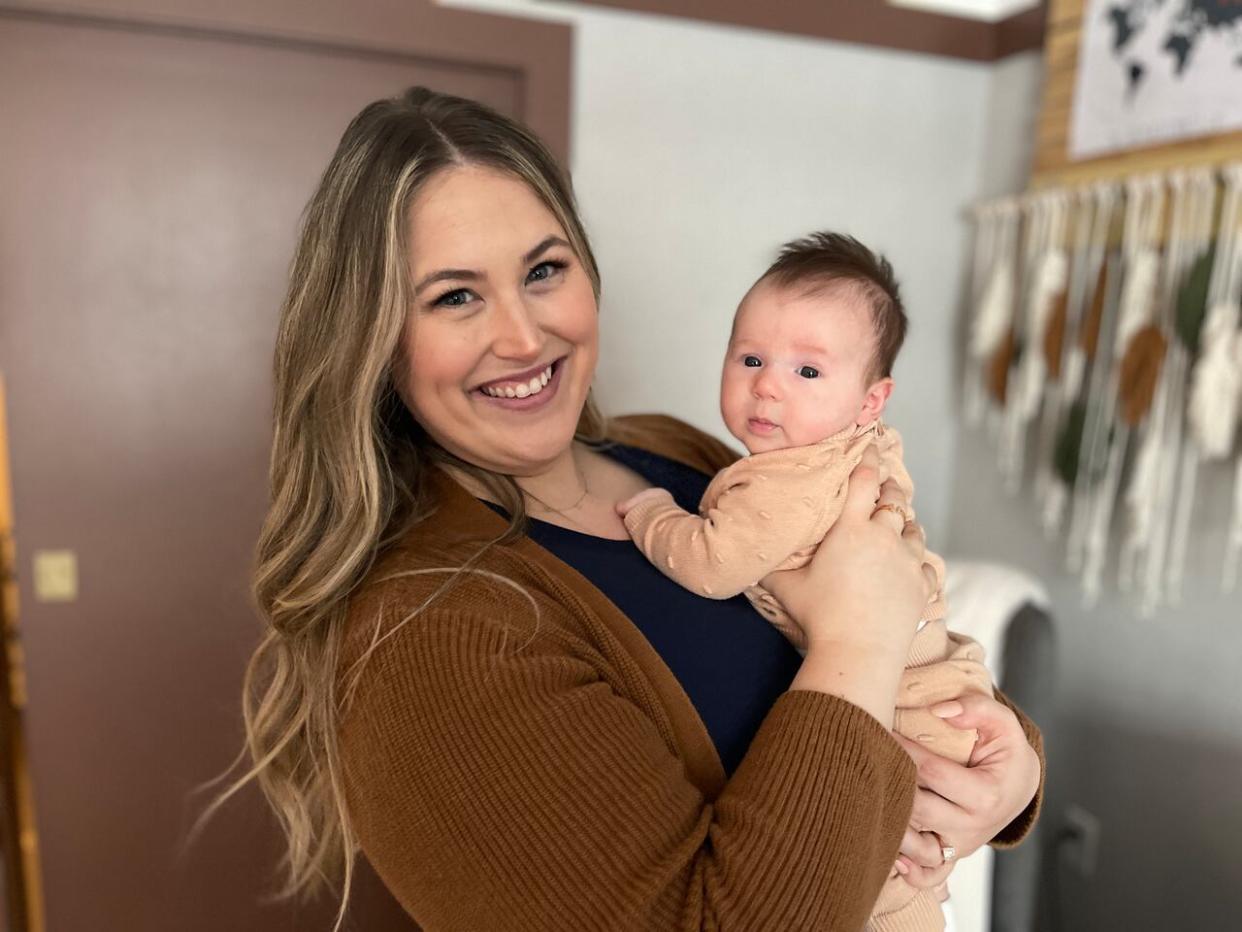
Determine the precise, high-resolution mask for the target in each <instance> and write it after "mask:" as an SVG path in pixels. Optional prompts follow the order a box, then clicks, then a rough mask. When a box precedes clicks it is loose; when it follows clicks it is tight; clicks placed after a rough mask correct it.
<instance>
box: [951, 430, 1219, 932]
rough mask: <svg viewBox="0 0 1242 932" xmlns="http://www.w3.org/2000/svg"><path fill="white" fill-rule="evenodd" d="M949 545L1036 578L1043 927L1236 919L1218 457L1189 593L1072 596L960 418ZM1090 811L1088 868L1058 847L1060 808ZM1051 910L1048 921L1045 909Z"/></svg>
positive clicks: (1021, 502)
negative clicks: (1048, 612)
mask: <svg viewBox="0 0 1242 932" xmlns="http://www.w3.org/2000/svg"><path fill="white" fill-rule="evenodd" d="M959 438H960V445H959V453H958V459H957V469H956V476H955V482H954V488H953V497H952V508H951V511H952V516H951V518H950V533H949V547H948V548H947V550H948V552H949V553H950V554H952V555H955V556H960V557H974V558H979V559H991V560H1000V561H1004V562H1008V563H1012V564H1015V565H1017V566H1021V567H1023V568H1025V569H1027V570H1029V571H1030V572H1032V573H1034V574H1035V575H1037V576H1039V577H1040V578H1041V579H1043V580H1044V581H1045V583H1046V584H1047V586H1048V589H1049V591H1050V594H1051V597H1052V600H1053V611H1054V614H1055V617H1056V636H1057V650H1056V656H1057V702H1056V706H1057V712H1056V715H1055V720H1054V721H1052V722H1042V723H1041V724H1043V725H1045V726H1046V727H1047V730H1048V764H1049V775H1048V797H1047V800H1048V808H1047V810H1046V811H1045V815H1044V819H1045V822H1044V823H1043V824H1044V828H1045V831H1044V839H1045V844H1046V846H1047V849H1046V853H1045V877H1046V883H1047V887H1046V889H1045V895H1044V897H1043V903H1042V905H1041V912H1042V914H1043V916H1044V919H1045V921H1044V923H1043V928H1045V929H1049V930H1055V932H1078V930H1083V932H1085V930H1092V932H1095V930H1114V929H1117V930H1127V932H1128V930H1135V932H1142V930H1149V929H1150V930H1178V932H1197V930H1205V932H1206V930H1213V932H1215V930H1225V929H1236V928H1239V927H1240V926H1242V919H1240V918H1239V917H1242V845H1239V835H1238V830H1239V829H1240V828H1242V686H1240V685H1239V684H1240V683H1242V609H1240V607H1242V595H1239V594H1235V595H1233V596H1232V597H1226V596H1224V595H1222V594H1221V593H1220V590H1219V585H1218V583H1219V579H1220V572H1219V571H1220V554H1221V542H1222V540H1223V537H1224V523H1225V517H1224V514H1223V512H1224V511H1225V509H1223V508H1221V507H1218V508H1216V509H1215V510H1213V509H1212V508H1210V507H1207V503H1208V502H1214V503H1216V504H1217V505H1218V506H1220V505H1223V504H1224V503H1225V502H1226V501H1227V500H1228V499H1227V498H1226V494H1225V493H1226V491H1227V489H1226V488H1225V486H1226V484H1227V483H1226V482H1225V481H1222V480H1225V479H1226V478H1228V477H1226V476H1225V475H1222V474H1221V473H1223V472H1224V471H1223V470H1218V471H1217V473H1216V474H1215V480H1216V481H1214V482H1208V483H1207V484H1206V486H1205V488H1204V489H1203V493H1202V498H1201V499H1200V502H1201V504H1203V505H1204V506H1205V507H1203V508H1202V509H1201V511H1200V513H1199V516H1198V519H1197V521H1196V526H1197V527H1198V528H1199V535H1198V537H1197V539H1196V540H1195V542H1194V544H1193V549H1192V551H1191V561H1190V567H1189V569H1188V572H1187V586H1186V598H1185V600H1184V602H1183V604H1182V605H1181V606H1180V607H1178V608H1175V609H1174V608H1164V609H1161V610H1159V611H1158V612H1157V614H1156V615H1155V616H1154V617H1152V618H1143V617H1141V616H1140V614H1139V612H1138V611H1137V609H1136V608H1135V605H1134V601H1133V599H1132V598H1131V597H1129V596H1127V595H1123V594H1119V593H1117V592H1116V587H1115V582H1114V581H1115V568H1116V559H1115V551H1114V553H1113V560H1112V561H1111V564H1110V570H1112V572H1110V574H1109V576H1108V581H1109V586H1110V588H1109V590H1107V591H1106V594H1105V596H1104V598H1103V599H1102V600H1101V602H1100V603H1099V605H1098V606H1097V607H1095V608H1094V609H1091V610H1087V609H1085V608H1083V607H1082V604H1081V597H1080V593H1079V588H1078V582H1077V579H1076V578H1074V577H1072V576H1071V575H1070V574H1068V573H1067V572H1066V571H1065V569H1064V545H1063V541H1062V540H1059V539H1058V540H1053V541H1049V540H1045V539H1044V537H1043V535H1042V532H1041V531H1040V530H1039V529H1038V527H1037V525H1036V524H1035V522H1036V510H1035V507H1034V505H1033V503H1032V500H1031V496H1030V492H1029V483H1028V485H1027V487H1025V488H1024V489H1023V491H1022V492H1021V493H1020V494H1019V495H1018V496H1017V497H1016V498H1011V497H1009V496H1008V495H1007V494H1006V493H1005V492H1004V491H1003V490H1002V486H1001V483H1000V481H999V479H998V473H997V470H996V466H995V461H996V460H995V453H994V446H993V444H992V443H991V442H990V440H989V438H988V437H987V436H986V432H984V431H975V430H973V429H970V428H965V427H963V428H962V429H961V431H960V433H959ZM1070 804H1075V805H1078V806H1081V807H1083V808H1085V809H1086V810H1088V811H1089V812H1091V813H1092V814H1093V815H1095V816H1096V817H1098V818H1099V819H1100V822H1101V832H1100V847H1099V856H1098V859H1097V865H1096V869H1095V873H1094V875H1093V876H1091V877H1083V876H1082V875H1081V874H1080V873H1077V872H1076V871H1075V870H1074V869H1073V868H1072V867H1071V866H1069V865H1068V864H1067V863H1066V859H1064V858H1058V857H1057V856H1056V854H1055V850H1056V847H1055V842H1056V838H1057V835H1058V829H1059V828H1060V827H1061V824H1062V818H1063V813H1064V810H1065V807H1066V806H1068V805H1070ZM1058 919H1059V921H1057V920H1058Z"/></svg>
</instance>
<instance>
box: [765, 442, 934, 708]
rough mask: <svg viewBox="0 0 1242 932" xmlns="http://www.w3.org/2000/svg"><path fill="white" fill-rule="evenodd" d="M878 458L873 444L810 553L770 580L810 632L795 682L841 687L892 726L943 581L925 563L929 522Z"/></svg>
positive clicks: (840, 691)
mask: <svg viewBox="0 0 1242 932" xmlns="http://www.w3.org/2000/svg"><path fill="white" fill-rule="evenodd" d="M878 467H879V457H878V456H877V454H876V452H875V449H874V448H873V447H868V449H867V452H866V453H865V454H864V456H863V459H862V462H861V463H859V465H858V467H857V468H856V469H855V470H854V472H853V473H852V474H851V475H850V479H849V485H848V487H847V489H846V496H845V504H844V507H843V510H842V512H841V516H840V517H839V518H838V519H837V521H836V523H835V524H834V525H833V526H832V529H831V530H829V532H828V534H827V535H826V536H825V537H824V539H823V541H822V542H821V543H820V545H819V549H818V550H817V551H816V554H815V556H814V557H813V558H812V559H811V562H810V563H809V564H808V565H807V566H806V567H804V568H803V569H800V570H791V571H785V572H779V573H772V574H770V575H768V576H767V577H766V578H765V579H764V580H763V585H764V587H765V588H766V589H768V591H769V592H771V593H772V594H773V595H774V596H776V598H777V599H778V600H779V601H780V602H781V604H782V605H783V606H784V607H785V609H786V610H787V611H788V612H789V614H790V615H792V616H793V618H794V620H795V621H796V622H797V623H798V624H799V625H800V626H801V628H802V630H803V631H804V632H805V634H806V639H807V645H808V646H807V655H806V659H805V660H804V661H803V664H802V667H801V669H800V670H799V671H798V675H797V676H796V677H795V678H794V681H793V683H792V684H791V688H793V689H814V690H818V691H821V692H828V693H832V694H833V695H836V696H840V697H841V698H843V699H846V700H848V701H850V702H853V703H854V704H855V705H858V706H860V707H861V708H863V709H865V710H866V711H868V712H870V713H871V714H872V715H873V716H874V717H875V718H876V719H877V720H878V721H880V722H881V723H882V724H883V725H884V727H885V728H891V727H892V724H893V704H894V702H895V700H896V694H897V681H898V679H899V677H900V675H901V669H902V667H903V666H904V664H905V660H906V654H907V652H908V651H909V649H910V641H911V640H912V639H913V637H914V632H915V629H916V626H917V624H918V619H919V615H920V614H921V612H922V610H923V608H924V606H926V604H927V600H928V598H929V597H930V596H931V593H932V592H933V591H934V590H935V585H936V581H935V573H933V572H932V570H931V568H930V567H925V566H924V564H923V557H924V554H925V547H924V543H923V532H922V529H921V528H920V527H919V526H918V525H917V524H915V523H913V522H909V523H907V522H906V521H904V519H903V517H902V516H903V515H904V514H905V513H907V509H908V503H907V501H906V499H905V496H904V495H903V494H902V492H901V490H900V489H899V488H898V487H897V485H896V483H893V482H886V483H885V484H884V486H883V487H882V488H881V487H880V485H879V469H878Z"/></svg>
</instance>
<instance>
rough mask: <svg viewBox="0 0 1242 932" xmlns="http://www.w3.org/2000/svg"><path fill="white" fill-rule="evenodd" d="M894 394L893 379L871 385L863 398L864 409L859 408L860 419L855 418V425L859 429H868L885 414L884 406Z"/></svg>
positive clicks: (882, 380) (885, 379)
mask: <svg viewBox="0 0 1242 932" xmlns="http://www.w3.org/2000/svg"><path fill="white" fill-rule="evenodd" d="M892 393H893V380H892V379H891V378H883V379H880V380H879V381H878V382H873V383H871V387H870V388H868V389H867V394H866V395H864V396H863V403H862V407H861V408H859V410H858V417H857V418H855V420H854V423H855V424H856V425H857V426H859V427H866V426H867V425H868V424H870V423H871V422H872V421H874V420H876V419H877V418H878V417H879V416H880V415H881V414H883V413H884V405H886V404H887V403H888V396H889V395H891V394H892Z"/></svg>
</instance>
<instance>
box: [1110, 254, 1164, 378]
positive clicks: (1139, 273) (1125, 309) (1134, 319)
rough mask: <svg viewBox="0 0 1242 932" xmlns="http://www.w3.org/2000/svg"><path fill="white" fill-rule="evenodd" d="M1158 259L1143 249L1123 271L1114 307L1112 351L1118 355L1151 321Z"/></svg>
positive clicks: (1158, 268)
mask: <svg viewBox="0 0 1242 932" xmlns="http://www.w3.org/2000/svg"><path fill="white" fill-rule="evenodd" d="M1159 271H1160V256H1159V255H1157V254H1156V251H1155V250H1154V249H1143V250H1140V251H1139V253H1138V254H1137V255H1136V256H1135V257H1134V260H1133V261H1132V262H1131V263H1130V265H1129V267H1128V268H1127V269H1126V280H1125V283H1124V284H1123V285H1122V286H1121V303H1120V306H1119V308H1118V312H1117V313H1118V315H1119V316H1118V318H1117V339H1116V342H1115V343H1114V345H1113V352H1114V353H1115V354H1116V355H1117V356H1121V354H1122V353H1124V352H1125V351H1126V347H1128V346H1129V345H1130V338H1131V337H1132V336H1134V335H1135V334H1136V333H1138V332H1139V331H1140V330H1142V329H1143V328H1144V327H1146V326H1147V325H1148V324H1149V323H1150V322H1151V308H1152V304H1153V303H1154V300H1155V297H1156V276H1157V274H1158V273H1159Z"/></svg>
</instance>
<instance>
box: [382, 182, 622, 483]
mask: <svg viewBox="0 0 1242 932" xmlns="http://www.w3.org/2000/svg"><path fill="white" fill-rule="evenodd" d="M409 223H410V226H409V233H410V259H409V261H410V273H411V278H410V280H411V281H412V282H413V284H414V299H413V304H412V306H411V307H410V309H409V315H408V317H407V318H406V327H405V332H404V334H403V335H402V349H403V351H404V354H405V359H406V361H407V363H408V365H407V368H406V374H405V376H404V378H403V381H402V384H401V385H400V386H399V389H398V390H399V392H400V394H401V397H402V398H403V399H404V401H405V403H406V406H407V407H409V409H410V411H411V413H412V414H413V415H414V418H415V419H416V420H417V421H418V422H419V423H420V424H421V425H422V426H423V428H424V429H425V430H426V431H427V433H428V434H429V435H430V436H431V437H432V439H434V440H435V441H436V442H438V443H439V444H440V445H441V446H442V447H444V448H445V449H446V450H448V451H449V452H450V453H453V454H455V455H456V456H458V457H460V458H461V459H463V460H466V461H467V462H470V463H474V464H475V465H477V466H482V467H483V468H485V469H489V470H491V471H493V472H498V473H505V474H508V475H515V476H527V475H534V474H537V473H538V472H539V471H540V470H541V469H542V468H546V467H547V466H548V465H550V464H551V462H552V461H553V460H555V459H556V458H557V457H558V456H559V455H560V454H562V453H563V452H564V451H565V450H566V449H568V447H569V444H570V442H571V440H572V439H573V435H574V431H575V429H576V428H577V424H578V417H579V414H580V413H581V412H582V407H583V405H584V404H585V402H586V396H587V391H588V390H589V389H590V387H591V380H592V378H593V377H594V375H595V361H596V358H597V356H598V334H599V331H598V321H597V314H596V304H595V294H594V292H593V291H592V288H591V280H590V278H589V277H588V276H587V273H586V270H585V269H584V268H583V267H582V263H581V262H580V261H579V260H578V257H577V256H576V255H575V254H574V251H573V249H571V248H570V245H569V238H568V237H567V236H566V235H565V231H564V230H563V229H561V225H560V224H559V223H558V222H557V220H556V218H555V217H554V216H553V215H552V213H551V212H550V211H549V210H548V209H547V208H546V207H545V206H544V205H543V203H542V202H541V201H540V200H539V198H538V197H536V196H535V194H534V192H532V191H531V189H530V188H529V187H527V185H526V184H525V182H523V181H521V180H519V179H517V178H515V177H513V176H511V175H507V174H503V173H501V172H498V171H495V170H493V169H489V168H481V167H475V166H465V167H460V168H451V169H447V170H445V171H443V172H441V173H439V174H437V175H435V176H433V177H432V178H431V179H430V180H428V181H427V183H426V184H425V185H424V187H423V188H422V190H421V191H420V192H419V193H418V195H417V196H416V197H415V200H414V204H413V206H412V207H411V210H410V218H409Z"/></svg>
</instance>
